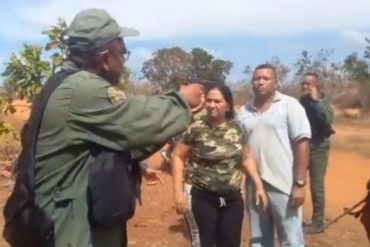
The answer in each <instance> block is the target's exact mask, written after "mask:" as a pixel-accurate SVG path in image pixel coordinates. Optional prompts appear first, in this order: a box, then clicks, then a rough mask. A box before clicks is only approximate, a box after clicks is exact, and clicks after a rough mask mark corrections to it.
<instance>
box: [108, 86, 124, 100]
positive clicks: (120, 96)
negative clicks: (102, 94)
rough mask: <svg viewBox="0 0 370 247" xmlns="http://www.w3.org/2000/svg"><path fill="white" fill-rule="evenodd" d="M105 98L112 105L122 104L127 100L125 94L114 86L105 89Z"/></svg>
mask: <svg viewBox="0 0 370 247" xmlns="http://www.w3.org/2000/svg"><path fill="white" fill-rule="evenodd" d="M107 98H108V100H109V102H110V103H112V104H119V103H123V102H125V101H126V99H127V97H126V94H125V92H123V91H122V90H121V89H119V88H117V87H114V86H110V87H108V88H107Z"/></svg>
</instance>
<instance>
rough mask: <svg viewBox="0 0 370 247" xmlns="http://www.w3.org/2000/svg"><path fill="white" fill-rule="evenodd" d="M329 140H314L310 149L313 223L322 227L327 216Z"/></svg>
mask: <svg viewBox="0 0 370 247" xmlns="http://www.w3.org/2000/svg"><path fill="white" fill-rule="evenodd" d="M328 156H329V141H328V140H327V139H326V140H323V141H316V142H315V141H313V142H312V144H311V150H310V167H309V174H310V189H311V198H312V206H313V213H312V223H313V224H314V225H316V226H319V227H322V226H323V225H324V219H325V218H324V217H325V175H326V169H327V166H328Z"/></svg>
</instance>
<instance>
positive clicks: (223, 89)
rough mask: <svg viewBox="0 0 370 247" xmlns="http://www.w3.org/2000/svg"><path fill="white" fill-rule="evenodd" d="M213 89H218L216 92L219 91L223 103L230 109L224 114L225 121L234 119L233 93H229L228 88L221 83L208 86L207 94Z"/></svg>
mask: <svg viewBox="0 0 370 247" xmlns="http://www.w3.org/2000/svg"><path fill="white" fill-rule="evenodd" d="M213 89H218V91H220V93H221V94H222V96H223V97H224V99H225V101H226V102H227V104H228V105H229V107H230V109H229V111H227V112H226V119H227V120H232V119H233V118H234V117H235V110H234V100H233V93H232V92H231V90H230V88H229V87H228V86H226V85H224V84H221V83H214V84H212V85H210V87H209V89H208V91H207V93H209V92H210V91H211V90H213Z"/></svg>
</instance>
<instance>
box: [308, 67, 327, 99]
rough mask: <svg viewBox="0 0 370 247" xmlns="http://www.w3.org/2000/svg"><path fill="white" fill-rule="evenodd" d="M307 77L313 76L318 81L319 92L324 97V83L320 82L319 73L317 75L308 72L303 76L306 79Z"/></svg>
mask: <svg viewBox="0 0 370 247" xmlns="http://www.w3.org/2000/svg"><path fill="white" fill-rule="evenodd" d="M306 76H312V77H314V78H315V79H316V80H317V83H316V87H317V90H318V91H319V92H320V93H321V94H322V95H324V93H323V92H322V91H323V88H324V85H323V84H322V81H321V80H320V75H319V74H318V73H315V72H306V73H304V74H303V77H306Z"/></svg>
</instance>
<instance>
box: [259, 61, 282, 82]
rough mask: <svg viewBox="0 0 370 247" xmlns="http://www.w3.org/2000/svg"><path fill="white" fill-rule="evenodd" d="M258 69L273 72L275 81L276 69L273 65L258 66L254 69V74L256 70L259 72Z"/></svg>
mask: <svg viewBox="0 0 370 247" xmlns="http://www.w3.org/2000/svg"><path fill="white" fill-rule="evenodd" d="M260 69H270V70H272V72H274V76H275V79H277V73H276V68H275V67H274V66H273V65H271V64H268V63H264V64H260V65H258V66H257V67H256V68H255V69H254V72H256V71H257V70H260Z"/></svg>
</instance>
